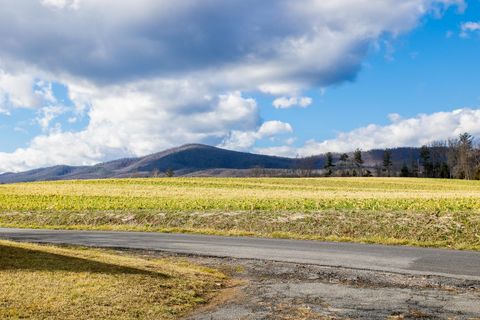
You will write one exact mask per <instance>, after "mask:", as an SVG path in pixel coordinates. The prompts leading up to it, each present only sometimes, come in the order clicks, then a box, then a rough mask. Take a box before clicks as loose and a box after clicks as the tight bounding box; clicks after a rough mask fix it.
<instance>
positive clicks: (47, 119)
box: [37, 106, 65, 131]
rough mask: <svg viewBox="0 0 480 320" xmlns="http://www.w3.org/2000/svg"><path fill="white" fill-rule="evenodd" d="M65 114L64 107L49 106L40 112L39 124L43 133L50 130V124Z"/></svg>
mask: <svg viewBox="0 0 480 320" xmlns="http://www.w3.org/2000/svg"><path fill="white" fill-rule="evenodd" d="M64 112H65V108H64V107H62V106H48V107H43V108H42V109H41V110H40V116H39V117H37V122H38V124H39V125H40V127H41V128H42V130H43V131H46V130H48V129H49V128H50V123H51V121H52V120H53V119H55V118H56V117H58V116H59V115H61V114H62V113H64Z"/></svg>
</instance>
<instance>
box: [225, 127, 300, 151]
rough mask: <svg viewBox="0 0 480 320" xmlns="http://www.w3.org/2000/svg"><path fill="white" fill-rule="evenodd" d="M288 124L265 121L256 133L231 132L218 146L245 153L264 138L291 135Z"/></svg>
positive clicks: (291, 129) (290, 128)
mask: <svg viewBox="0 0 480 320" xmlns="http://www.w3.org/2000/svg"><path fill="white" fill-rule="evenodd" d="M292 132H293V128H292V126H291V125H290V124H289V123H285V122H281V121H276V120H274V121H266V122H264V123H263V124H262V125H261V126H260V127H259V128H258V129H257V130H256V131H240V130H233V131H231V132H230V134H229V135H228V137H226V138H225V139H224V141H223V142H222V143H221V144H220V145H219V146H220V147H222V148H226V149H231V150H239V151H242V150H243V151H245V150H249V149H250V148H252V147H253V146H254V145H255V142H256V141H257V140H260V139H264V138H274V137H275V136H277V135H280V134H287V133H292Z"/></svg>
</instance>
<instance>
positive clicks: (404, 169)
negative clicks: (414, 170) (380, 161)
mask: <svg viewBox="0 0 480 320" xmlns="http://www.w3.org/2000/svg"><path fill="white" fill-rule="evenodd" d="M400 177H410V170H409V169H408V166H407V164H406V163H405V162H404V163H403V166H402V169H401V170H400Z"/></svg>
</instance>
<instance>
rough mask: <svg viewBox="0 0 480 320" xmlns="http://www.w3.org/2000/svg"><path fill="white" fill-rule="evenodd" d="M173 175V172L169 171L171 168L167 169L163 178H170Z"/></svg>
mask: <svg viewBox="0 0 480 320" xmlns="http://www.w3.org/2000/svg"><path fill="white" fill-rule="evenodd" d="M174 175H175V172H174V171H173V170H172V169H171V168H168V169H167V171H165V176H167V177H169V178H171V177H173V176H174Z"/></svg>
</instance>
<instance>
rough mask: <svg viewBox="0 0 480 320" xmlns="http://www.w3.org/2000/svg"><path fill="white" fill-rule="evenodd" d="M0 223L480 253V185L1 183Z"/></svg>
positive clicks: (388, 181) (377, 181)
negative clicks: (394, 245) (470, 250)
mask: <svg viewBox="0 0 480 320" xmlns="http://www.w3.org/2000/svg"><path fill="white" fill-rule="evenodd" d="M0 226H10V227H38V228H40V227H41V228H72V229H99V230H104V229H110V230H145V231H166V232H198V233H208V234H225V235H254V236H267V237H286V238H299V239H319V240H335V241H357V242H369V243H388V244H409V245H418V246H432V247H451V248H457V249H475V250H479V249H480V182H478V181H463V180H441V179H407V178H325V179H322V178H315V179H278V178H258V179H257V178H245V179H239V178H235V179H233V178H232V179H228V178H170V179H169V178H164V179H159V178H157V179H123V180H93V181H60V182H46V183H27V184H13V185H0Z"/></svg>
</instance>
